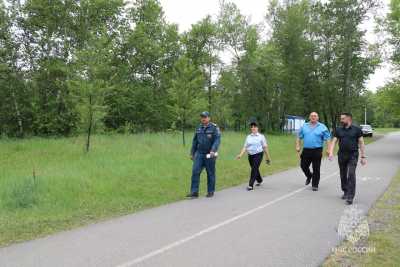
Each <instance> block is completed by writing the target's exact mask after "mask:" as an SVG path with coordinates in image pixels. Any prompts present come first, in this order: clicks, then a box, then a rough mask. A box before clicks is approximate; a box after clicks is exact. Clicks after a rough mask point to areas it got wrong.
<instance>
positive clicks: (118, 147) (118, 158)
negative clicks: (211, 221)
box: [0, 132, 298, 246]
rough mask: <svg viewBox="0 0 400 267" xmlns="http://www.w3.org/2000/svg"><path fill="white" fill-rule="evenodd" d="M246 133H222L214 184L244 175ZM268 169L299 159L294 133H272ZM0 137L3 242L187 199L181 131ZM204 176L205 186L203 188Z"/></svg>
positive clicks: (185, 153)
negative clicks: (88, 139)
mask: <svg viewBox="0 0 400 267" xmlns="http://www.w3.org/2000/svg"><path fill="white" fill-rule="evenodd" d="M244 138H245V134H244V133H229V132H227V133H224V134H223V137H222V145H221V149H220V157H219V159H218V161H217V189H218V190H220V189H222V188H226V187H230V186H234V185H239V184H242V183H244V182H246V181H247V179H248V172H249V167H248V163H247V159H245V158H244V159H242V160H241V161H236V160H234V157H235V156H236V155H237V153H238V152H239V150H240V148H241V147H242V145H243V142H244ZM267 138H268V141H269V144H270V151H271V157H272V164H271V165H270V166H266V164H263V167H262V173H263V174H264V175H265V174H271V173H274V172H278V171H282V170H285V169H288V168H290V167H293V166H295V165H297V164H298V158H297V155H296V153H295V152H294V141H295V139H294V136H285V135H271V136H267ZM84 142H85V139H84V137H76V138H62V139H42V138H33V139H27V140H19V141H14V140H0V151H1V153H0V166H1V169H0V246H5V245H8V244H11V243H14V242H20V241H24V240H29V239H33V238H36V237H40V236H44V235H48V234H51V233H54V232H57V231H61V230H65V229H70V228H73V227H77V226H80V225H85V224H88V223H92V222H96V221H100V220H104V219H106V218H110V217H114V216H119V215H123V214H129V213H133V212H136V211H139V210H142V209H145V208H149V207H154V206H158V205H162V204H165V203H169V202H173V201H177V200H180V199H183V198H184V196H185V194H186V193H187V192H188V190H189V184H190V175H191V166H192V163H191V161H190V160H189V157H188V154H189V153H188V151H189V145H188V146H186V147H183V146H182V144H181V136H180V135H179V134H138V135H111V136H107V135H102V136H100V135H99V136H95V137H94V138H93V144H92V150H91V151H90V152H89V153H88V154H86V153H85V152H84ZM205 184H206V183H205V175H204V174H203V176H202V189H201V190H202V193H204V192H205Z"/></svg>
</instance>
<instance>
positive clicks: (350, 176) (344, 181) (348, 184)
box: [338, 152, 358, 200]
mask: <svg viewBox="0 0 400 267" xmlns="http://www.w3.org/2000/svg"><path fill="white" fill-rule="evenodd" d="M338 161H339V169H340V181H341V185H342V190H343V192H344V194H345V196H346V199H350V200H352V199H353V198H354V196H355V194H356V168H357V162H358V152H349V153H343V152H339V153H338Z"/></svg>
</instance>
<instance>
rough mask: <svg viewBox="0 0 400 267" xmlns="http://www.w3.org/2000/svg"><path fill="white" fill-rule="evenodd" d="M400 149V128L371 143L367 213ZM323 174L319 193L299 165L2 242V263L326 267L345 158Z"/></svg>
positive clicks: (364, 199) (362, 200)
mask: <svg viewBox="0 0 400 267" xmlns="http://www.w3.org/2000/svg"><path fill="white" fill-rule="evenodd" d="M399 147H400V134H399V133H396V134H389V135H387V136H385V137H384V138H381V139H380V140H378V141H376V142H374V143H372V144H370V145H368V146H367V155H368V156H369V158H368V164H367V166H365V167H361V165H359V166H358V168H357V175H358V177H357V195H356V199H355V203H354V204H355V205H357V207H358V208H359V209H362V210H363V212H364V213H366V212H367V211H368V209H369V208H370V207H371V205H372V204H373V203H374V202H375V201H376V199H377V198H379V196H380V195H381V194H382V193H383V192H384V191H385V189H386V188H387V186H388V185H389V183H390V180H391V178H392V177H393V176H394V175H395V173H396V171H397V169H398V168H399V166H400V149H399ZM272 152H273V151H272ZM290 153H291V152H290ZM321 172H322V173H321V176H322V181H321V183H320V190H319V191H318V192H313V191H311V188H310V187H305V186H304V185H303V183H304V180H305V178H304V177H303V175H302V173H301V172H300V168H296V169H292V170H289V171H285V172H281V173H278V174H275V175H271V176H269V177H266V178H265V183H264V184H263V185H262V186H261V187H260V188H257V189H256V190H254V191H252V192H247V191H245V186H244V185H242V186H238V187H234V188H229V189H226V190H222V191H220V192H217V193H216V195H215V197H214V198H213V199H207V198H204V197H202V198H199V199H197V200H186V201H180V202H177V203H173V204H169V205H165V206H162V207H158V208H154V209H149V210H145V211H143V212H139V213H136V214H133V215H129V216H124V217H121V218H117V219H113V220H110V221H107V222H102V223H98V224H94V225H89V226H87V227H83V228H79V229H76V230H72V231H66V232H62V233H59V234H56V235H53V236H49V237H46V238H42V239H38V240H34V241H29V242H25V243H21V244H16V245H13V246H10V247H6V248H2V249H0V266H1V267H14V266H18V267H25V266H27V267H30V266H38V267H47V266H49V267H57V266H72V267H80V266H85V267H86V266H96V267H101V266H110V267H128V266H157V267H159V266H171V267H180V266H185V267H191V266H199V267H200V266H201V267H205V266H206V267H208V266H224V267H225V266H240V267H242V266H251V267H254V266H318V265H320V264H321V263H322V262H323V260H324V259H325V258H326V257H327V256H328V255H329V254H330V252H331V251H332V248H334V247H335V246H336V245H338V244H339V242H340V241H339V237H338V233H337V229H338V224H339V220H340V217H341V215H342V214H343V212H344V209H345V207H346V206H345V205H344V201H343V200H341V199H340V195H341V192H340V186H339V184H340V181H339V175H338V166H337V161H336V160H335V161H334V162H329V161H325V160H324V161H323V163H322V168H321ZM203 182H204V181H203Z"/></svg>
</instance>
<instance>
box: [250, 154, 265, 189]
mask: <svg viewBox="0 0 400 267" xmlns="http://www.w3.org/2000/svg"><path fill="white" fill-rule="evenodd" d="M263 154H264V153H263V152H261V153H257V154H254V155H249V164H250V167H251V173H250V181H249V186H251V187H252V186H253V185H254V182H255V181H257V182H259V183H261V182H262V181H263V179H262V177H261V174H260V165H261V162H262V159H263Z"/></svg>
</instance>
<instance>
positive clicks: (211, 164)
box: [190, 153, 216, 193]
mask: <svg viewBox="0 0 400 267" xmlns="http://www.w3.org/2000/svg"><path fill="white" fill-rule="evenodd" d="M215 161H216V158H209V159H208V158H207V157H206V154H200V153H196V154H195V156H194V159H193V169H192V185H191V190H190V191H191V192H192V193H198V192H199V184H200V174H201V172H202V171H203V169H204V168H206V171H207V190H208V192H209V193H211V192H214V191H215Z"/></svg>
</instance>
